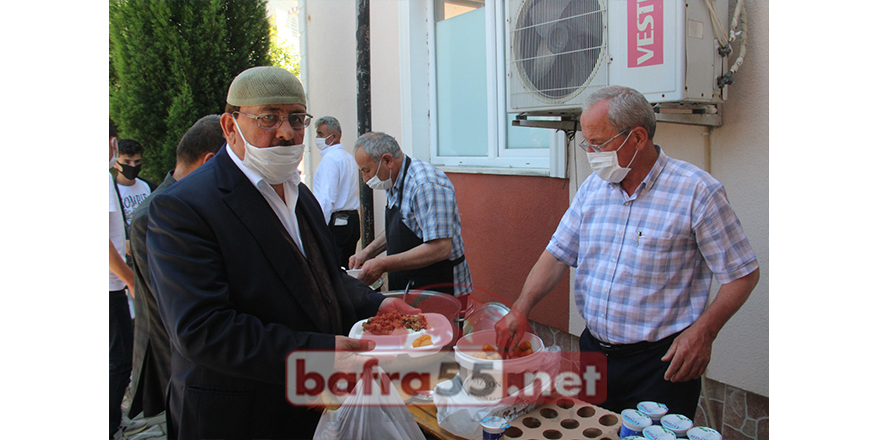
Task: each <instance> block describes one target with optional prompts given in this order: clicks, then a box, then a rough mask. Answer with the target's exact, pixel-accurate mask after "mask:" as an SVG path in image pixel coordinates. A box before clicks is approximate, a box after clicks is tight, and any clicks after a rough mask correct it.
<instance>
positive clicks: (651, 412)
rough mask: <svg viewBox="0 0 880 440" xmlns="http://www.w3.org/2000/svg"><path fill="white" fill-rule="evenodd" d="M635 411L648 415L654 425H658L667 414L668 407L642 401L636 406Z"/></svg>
mask: <svg viewBox="0 0 880 440" xmlns="http://www.w3.org/2000/svg"><path fill="white" fill-rule="evenodd" d="M636 409H638V410H639V411H641V412H643V413H645V414H647V415H648V417H650V418H651V421H652V422H653V424H654V425H659V424H660V419H662V418H663V416H665V415H666V413H667V412H669V407H667V406H666V405H664V404H662V403H658V402H651V401H644V402H639V404H638V405H636Z"/></svg>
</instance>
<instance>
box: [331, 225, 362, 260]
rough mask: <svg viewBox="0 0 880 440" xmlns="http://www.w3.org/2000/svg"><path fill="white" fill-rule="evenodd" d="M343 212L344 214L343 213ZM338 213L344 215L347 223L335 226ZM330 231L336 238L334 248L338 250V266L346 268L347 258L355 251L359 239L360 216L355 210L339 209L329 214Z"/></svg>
mask: <svg viewBox="0 0 880 440" xmlns="http://www.w3.org/2000/svg"><path fill="white" fill-rule="evenodd" d="M343 213H344V214H343ZM340 215H345V216H346V221H348V224H346V225H342V226H335V225H334V223H336V218H337V217H338V216H340ZM330 232H332V233H333V236H334V237H335V238H336V250H337V251H338V252H339V266H340V267H344V268H346V269H351V268H350V267H348V258H349V257H351V256H352V255H354V254H355V252H357V243H358V240H360V239H361V217H360V215H359V214H358V212H357V211H340V212H334V213H333V215H331V216H330Z"/></svg>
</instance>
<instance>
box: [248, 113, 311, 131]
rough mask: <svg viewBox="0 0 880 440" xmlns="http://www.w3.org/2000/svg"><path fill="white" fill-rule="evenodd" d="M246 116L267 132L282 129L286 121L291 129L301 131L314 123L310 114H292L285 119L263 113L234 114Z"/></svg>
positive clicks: (277, 115) (279, 115)
mask: <svg viewBox="0 0 880 440" xmlns="http://www.w3.org/2000/svg"><path fill="white" fill-rule="evenodd" d="M236 113H237V114H240V115H245V116H247V117H249V118H251V119H254V120H256V121H257V124H258V125H259V126H260V128H263V129H266V130H272V129H276V128H278V127H281V124H283V123H284V120H285V119H287V121H288V122H289V123H290V128H292V129H294V130H301V129H303V128H306V127H308V126H309V123H311V122H312V115H310V114H308V113H291V114H289V115H287V117H286V118H285V117H284V116H283V115H281V114H279V113H261V114H259V115H252V114H250V113H245V112H241V111H237V112H233V114H236Z"/></svg>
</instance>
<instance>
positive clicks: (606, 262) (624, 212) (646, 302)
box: [547, 146, 758, 344]
mask: <svg viewBox="0 0 880 440" xmlns="http://www.w3.org/2000/svg"><path fill="white" fill-rule="evenodd" d="M655 148H657V150H658V153H659V157H658V158H657V161H656V163H655V164H654V166H653V168H652V169H651V171H650V172H649V174H648V176H647V177H645V180H644V181H643V182H642V183H641V184H640V186H639V187H638V188H637V189H636V190H635V191H634V192H633V195H632V196H629V195H627V194H626V192H625V191H624V190H623V188H622V187H621V186H620V185H619V184H611V183H608V182H605V181H603V180H601V179H599V178H598V177H597V176H596V175H595V174H593V175H591V176H589V177H588V178H587V179H586V180H585V181H584V183H583V184H582V185H581V187H580V188H579V189H578V192H577V194H576V195H575V197H574V200H573V201H572V203H571V206H570V207H569V209H568V211H566V213H565V215H564V216H563V218H562V220H561V221H560V223H559V226H558V228H557V229H556V232H555V233H554V234H553V237H552V238H551V239H550V243H549V245H548V246H547V251H549V252H550V253H551V254H553V255H554V256H555V257H556V258H558V259H559V260H560V261H562V262H564V263H566V264H568V265H569V266H572V267H575V268H576V269H575V279H574V294H575V304H576V306H577V308H578V311H579V312H580V314H581V316H583V317H584V319H585V320H586V322H587V328H589V329H590V331H591V333H592V334H593V336H594V337H596V338H597V339H599V340H601V341H605V342H608V343H612V344H630V343H635V342H640V341H658V340H660V339H663V338H664V337H666V336H669V335H671V334H674V333H676V332H678V331H680V330H683V329H685V328H687V327H688V326H689V325H691V324H693V323H694V321H696V320H697V318H698V317H699V316H700V314H701V313H702V312H703V310H704V309H705V307H706V303H707V301H708V298H709V288H710V286H711V283H712V276H713V275H714V276H715V278H716V279H717V280H718V282H720V283H721V284H726V283H729V282H730V281H733V280H736V279H738V278H741V277H743V276H745V275H748V274H749V273H751V272H752V271H754V270H755V269H757V268H758V262H757V259H756V257H755V254H754V252H753V251H752V248H751V246H750V245H749V241H748V239H747V238H746V236H745V233H744V232H743V229H742V226H741V225H740V222H739V219H737V217H736V214H735V213H734V212H733V209H732V208H731V206H730V203H729V202H728V200H727V194H726V193H725V191H724V187H723V186H722V185H721V183H720V182H718V181H717V180H716V179H715V178H714V177H712V176H711V175H710V174H709V173H707V172H705V171H703V170H701V169H700V168H698V167H696V166H694V165H691V164H689V163H687V162H683V161H680V160H676V159H671V158H669V157H668V156H666V154H665V153H664V152H663V151H662V150H660V147H659V146H655Z"/></svg>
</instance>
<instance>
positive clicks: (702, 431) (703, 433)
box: [687, 426, 721, 440]
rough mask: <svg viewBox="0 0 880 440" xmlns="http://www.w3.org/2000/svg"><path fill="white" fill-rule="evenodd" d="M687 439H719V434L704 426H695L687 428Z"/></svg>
mask: <svg viewBox="0 0 880 440" xmlns="http://www.w3.org/2000/svg"><path fill="white" fill-rule="evenodd" d="M687 436H688V439H690V440H721V434H720V433H719V432H718V431H716V430H714V429H712V428H709V427H706V426H696V427H693V428H691V429H689V430H688V432H687Z"/></svg>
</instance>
